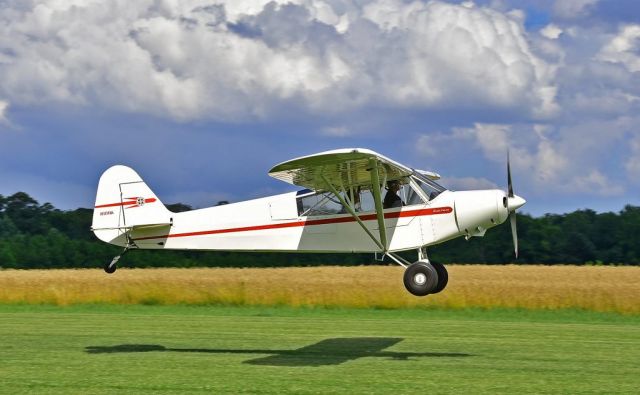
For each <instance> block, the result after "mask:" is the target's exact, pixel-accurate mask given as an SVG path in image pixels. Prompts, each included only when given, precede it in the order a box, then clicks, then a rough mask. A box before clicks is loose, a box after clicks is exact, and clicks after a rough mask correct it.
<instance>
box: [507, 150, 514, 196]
mask: <svg viewBox="0 0 640 395" xmlns="http://www.w3.org/2000/svg"><path fill="white" fill-rule="evenodd" d="M507 185H508V188H509V195H508V196H509V197H513V183H512V182H511V163H510V160H509V151H507Z"/></svg>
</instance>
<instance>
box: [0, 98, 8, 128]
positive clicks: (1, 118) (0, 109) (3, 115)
mask: <svg viewBox="0 0 640 395" xmlns="http://www.w3.org/2000/svg"><path fill="white" fill-rule="evenodd" d="M8 109H9V102H7V101H5V100H0V124H5V125H8V124H9V119H8V118H7V110H8Z"/></svg>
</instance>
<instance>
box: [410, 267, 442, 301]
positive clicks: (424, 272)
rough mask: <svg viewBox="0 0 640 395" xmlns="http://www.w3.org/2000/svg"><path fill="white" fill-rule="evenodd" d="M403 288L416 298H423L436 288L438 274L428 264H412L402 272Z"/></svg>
mask: <svg viewBox="0 0 640 395" xmlns="http://www.w3.org/2000/svg"><path fill="white" fill-rule="evenodd" d="M404 286H405V288H407V291H409V292H411V293H412V294H414V295H416V296H425V295H428V294H430V293H432V292H433V290H434V289H436V287H437V286H438V272H437V271H436V269H435V268H434V267H433V266H432V265H431V264H430V263H428V262H423V261H418V262H415V263H412V264H411V266H409V267H408V268H407V269H406V270H405V271H404Z"/></svg>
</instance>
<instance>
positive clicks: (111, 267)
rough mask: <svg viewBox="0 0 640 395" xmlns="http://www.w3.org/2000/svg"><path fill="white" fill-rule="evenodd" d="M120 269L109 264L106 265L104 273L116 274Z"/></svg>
mask: <svg viewBox="0 0 640 395" xmlns="http://www.w3.org/2000/svg"><path fill="white" fill-rule="evenodd" d="M117 268H118V266H116V265H113V266H110V265H109V264H106V265H104V271H105V272H106V273H108V274H113V273H115V271H116V269H117Z"/></svg>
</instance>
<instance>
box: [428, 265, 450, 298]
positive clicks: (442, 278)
mask: <svg viewBox="0 0 640 395" xmlns="http://www.w3.org/2000/svg"><path fill="white" fill-rule="evenodd" d="M431 266H433V268H434V269H436V272H437V273H438V285H436V288H435V289H434V290H433V291H432V292H431V293H432V294H437V293H438V292H440V291H442V290H443V289H445V288H446V287H447V283H448V282H449V273H448V272H447V268H446V267H444V265H443V264H442V263H437V262H431Z"/></svg>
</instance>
